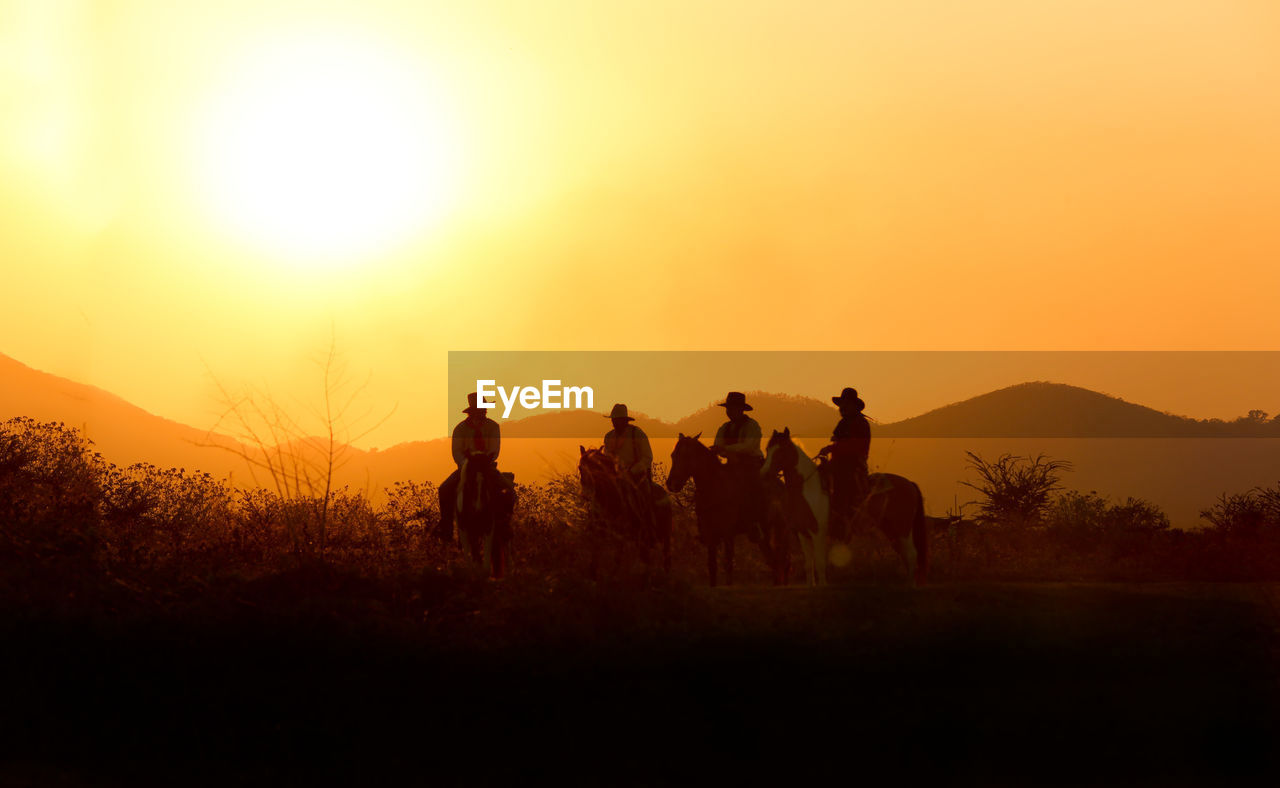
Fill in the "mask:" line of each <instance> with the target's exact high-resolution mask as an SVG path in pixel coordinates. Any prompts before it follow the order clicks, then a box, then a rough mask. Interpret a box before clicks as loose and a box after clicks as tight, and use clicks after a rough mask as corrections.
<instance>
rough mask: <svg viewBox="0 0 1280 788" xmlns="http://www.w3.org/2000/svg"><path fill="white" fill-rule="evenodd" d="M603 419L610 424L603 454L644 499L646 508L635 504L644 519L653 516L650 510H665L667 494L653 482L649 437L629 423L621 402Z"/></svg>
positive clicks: (668, 502)
mask: <svg viewBox="0 0 1280 788" xmlns="http://www.w3.org/2000/svg"><path fill="white" fill-rule="evenodd" d="M607 418H608V419H610V420H611V421H612V422H613V429H611V430H609V432H608V433H606V434H605V436H604V448H603V450H604V453H605V454H607V455H608V456H610V457H612V458H613V461H614V463H616V464H617V466H618V471H619V472H620V473H621V474H622V475H623V476H625V477H626V478H627V479H628V480H629V481H630V482H631V483H632V484H634V485H635V489H636V491H637V492H638V493H639V494H640V495H641V496H645V497H647V499H648V503H647V504H639V505H640V506H642V507H645V509H644V511H646V512H648V514H646V515H645V516H646V517H650V516H654V515H657V512H656V510H655V508H654V507H663V506H666V507H669V506H670V501H668V500H667V491H666V490H665V489H663V487H662V486H661V485H659V484H655V483H654V481H653V449H652V448H650V446H649V436H648V435H645V434H644V430H642V429H640V428H639V427H637V426H636V425H634V424H632V423H631V422H633V421H635V419H633V418H632V417H631V416H630V414H628V413H627V406H626V405H624V404H622V403H621V402H619V403H618V404H616V405H614V406H613V409H612V410H610V411H609V415H608V416H607ZM640 500H644V499H643V498H641V499H640Z"/></svg>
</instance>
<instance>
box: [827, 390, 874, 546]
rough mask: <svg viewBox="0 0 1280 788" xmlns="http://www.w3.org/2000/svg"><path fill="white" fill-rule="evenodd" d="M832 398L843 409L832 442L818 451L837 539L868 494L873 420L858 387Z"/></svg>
mask: <svg viewBox="0 0 1280 788" xmlns="http://www.w3.org/2000/svg"><path fill="white" fill-rule="evenodd" d="M831 401H832V402H834V403H835V404H836V407H838V408H839V409H840V421H838V422H837V423H836V428H835V431H833V432H832V433H831V443H829V444H828V445H826V446H824V447H822V449H821V450H820V451H819V452H818V455H819V456H820V457H823V458H829V462H828V463H827V472H828V474H829V476H828V478H829V481H830V491H831V514H832V518H831V533H832V535H833V537H835V538H838V539H846V538H848V536H849V527H850V524H851V523H852V518H853V515H854V513H855V511H856V510H857V507H858V504H859V503H860V502H861V501H862V500H863V499H864V498H866V496H867V492H868V488H869V484H868V480H867V475H868V470H867V458H868V455H869V454H870V452H871V423H870V422H869V421H867V417H866V416H864V415H863V413H862V411H863V410H865V409H866V407H867V405H866V403H865V402H863V401H862V398H861V397H859V396H858V391H857V389H853V388H848V387H846V388H845V389H844V391H841V392H840V396H838V397H832V398H831Z"/></svg>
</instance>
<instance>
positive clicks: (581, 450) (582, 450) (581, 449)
mask: <svg viewBox="0 0 1280 788" xmlns="http://www.w3.org/2000/svg"><path fill="white" fill-rule="evenodd" d="M578 453H579V454H581V455H582V456H584V457H585V456H586V455H587V448H586V447H585V446H583V445H582V444H581V443H579V444H578Z"/></svg>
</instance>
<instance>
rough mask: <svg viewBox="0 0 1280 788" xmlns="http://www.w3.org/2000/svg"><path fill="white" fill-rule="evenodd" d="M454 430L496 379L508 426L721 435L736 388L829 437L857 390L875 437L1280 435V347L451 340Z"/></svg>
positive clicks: (785, 421) (784, 422)
mask: <svg viewBox="0 0 1280 788" xmlns="http://www.w3.org/2000/svg"><path fill="white" fill-rule="evenodd" d="M448 387H449V411H448V413H447V431H451V430H452V428H453V426H454V425H455V424H456V423H457V422H458V421H460V420H461V419H463V418H464V417H465V415H464V413H463V409H464V408H465V407H466V406H467V395H468V394H469V393H472V392H475V391H477V389H479V390H481V391H483V392H484V393H485V394H486V396H485V398H484V399H485V401H486V404H490V405H492V406H493V407H491V408H489V409H488V414H487V415H488V416H489V418H492V419H493V420H494V421H496V422H498V424H499V425H500V426H501V430H502V435H503V437H504V438H509V437H513V438H596V439H598V438H599V437H600V436H601V435H603V433H604V432H606V431H608V429H609V428H610V422H609V419H608V418H607V415H608V414H609V413H610V411H611V409H612V408H613V407H614V406H615V405H617V404H621V405H625V406H626V407H627V411H628V414H629V415H630V416H631V417H633V418H635V419H636V422H635V423H636V424H637V425H638V426H640V427H641V428H642V429H644V430H645V431H646V432H647V433H648V434H649V435H650V436H652V437H672V436H675V435H676V434H677V433H681V432H683V433H685V434H696V433H699V432H704V433H710V434H714V432H715V429H716V428H717V427H718V426H719V425H720V424H721V423H723V422H724V420H725V409H724V408H723V407H720V405H719V403H722V402H724V401H725V397H726V396H727V395H728V393H729V392H730V391H737V392H742V393H744V394H745V395H746V402H747V404H748V405H749V406H750V407H751V411H750V413H749V415H750V416H751V417H753V418H755V419H756V420H757V421H758V422H759V423H760V425H761V427H762V428H763V430H764V431H765V436H766V437H767V436H768V434H769V431H770V430H773V429H778V430H781V429H783V428H790V430H791V432H792V434H794V435H797V436H800V437H808V438H825V437H827V436H829V435H830V434H831V431H832V429H833V428H834V426H835V424H836V422H837V421H838V420H839V418H840V414H839V413H838V412H837V409H836V405H835V404H834V403H833V398H834V397H837V396H839V395H840V394H841V392H842V390H843V389H845V388H846V387H848V388H853V389H856V391H857V395H858V398H859V399H860V400H861V401H862V402H863V403H865V411H864V412H865V414H866V416H867V417H868V418H870V419H871V421H872V424H873V428H872V429H873V434H874V435H875V436H876V437H877V438H885V437H902V438H908V437H909V438H1219V437H1222V438H1274V437H1280V420H1277V419H1276V418H1273V417H1272V415H1271V414H1272V413H1275V412H1276V411H1278V410H1280V352H1276V351H1257V352H1253V351H1248V352H1246V351H1238V352H1237V351H1227V352H1220V351H1177V352H1164V351H1116V352H1105V351H964V352H949V351H624V352H609V351H493V352H489V351H485V352H481V351H453V352H450V353H449V378H448Z"/></svg>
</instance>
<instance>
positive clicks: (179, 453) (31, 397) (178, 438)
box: [0, 354, 244, 477]
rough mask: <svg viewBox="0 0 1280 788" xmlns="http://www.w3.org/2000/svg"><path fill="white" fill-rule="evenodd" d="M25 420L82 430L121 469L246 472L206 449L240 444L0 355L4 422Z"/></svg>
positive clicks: (233, 459)
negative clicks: (154, 467)
mask: <svg viewBox="0 0 1280 788" xmlns="http://www.w3.org/2000/svg"><path fill="white" fill-rule="evenodd" d="M15 416H27V417H30V418H33V419H36V420H37V421H51V422H62V423H64V424H66V425H67V426H68V427H75V428H77V429H79V430H80V431H81V432H83V433H84V434H85V435H86V436H87V437H88V438H89V439H90V440H92V441H93V442H94V444H95V449H96V450H97V451H99V452H101V453H102V455H103V456H104V457H106V458H107V459H108V460H109V461H111V462H114V463H116V464H117V465H121V466H124V465H130V464H133V463H137V462H146V463H151V464H153V465H158V466H160V467H165V468H168V467H172V468H186V469H200V470H202V471H207V472H209V473H212V474H213V475H215V476H218V477H223V476H225V475H226V474H227V473H229V472H232V471H235V472H237V474H238V473H239V472H241V471H243V469H244V463H243V461H242V460H240V459H239V458H238V457H237V456H236V454H235V453H233V452H231V451H224V450H223V449H219V448H211V447H207V446H202V445H201V444H206V443H209V442H211V441H214V442H217V443H218V444H219V445H223V446H227V447H230V448H232V449H235V450H239V449H243V448H244V447H243V446H241V445H240V444H239V443H238V442H236V441H235V440H233V439H231V438H227V437H224V436H210V435H209V434H208V431H207V430H201V429H197V428H195V427H191V426H189V425H186V424H182V423H180V422H176V421H171V420H169V419H166V418H163V417H160V416H157V415H155V414H153V413H149V412H147V411H146V410H143V409H142V408H140V407H138V406H137V405H134V404H132V403H130V402H127V401H126V400H124V399H122V398H120V397H118V396H116V395H115V394H112V393H110V392H108V391H105V390H103V389H100V388H97V387H96V386H89V385H85V384H83V383H76V382H74V381H71V380H67V379H66V378H62V377H58V376H57V375H51V374H49V373H48V372H41V371H40V370H36V369H32V368H31V367H28V366H26V365H25V364H22V363H21V362H19V361H16V360H14V359H12V358H10V357H8V356H6V355H4V354H0V421H2V420H7V419H9V418H12V417H15Z"/></svg>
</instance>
